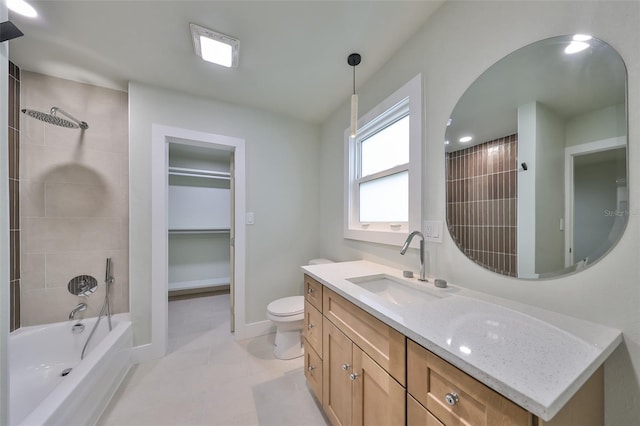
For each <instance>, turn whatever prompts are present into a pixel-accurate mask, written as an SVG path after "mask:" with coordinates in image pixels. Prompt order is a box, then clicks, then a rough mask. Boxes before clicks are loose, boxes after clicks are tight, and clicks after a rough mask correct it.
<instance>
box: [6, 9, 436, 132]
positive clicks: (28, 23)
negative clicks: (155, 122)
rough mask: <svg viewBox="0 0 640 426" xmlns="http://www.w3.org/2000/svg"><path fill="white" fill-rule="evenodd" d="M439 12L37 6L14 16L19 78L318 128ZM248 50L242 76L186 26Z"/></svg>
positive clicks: (244, 53) (13, 44)
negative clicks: (353, 59) (189, 97)
mask: <svg viewBox="0 0 640 426" xmlns="http://www.w3.org/2000/svg"><path fill="white" fill-rule="evenodd" d="M443 1H444V0H438V1H435V0H434V1H346V0H344V1H282V2H274V1H241V0H236V1H204V0H200V1H183V0H174V1H167V0H153V1H151V0H138V1H115V0H109V1H105V0H82V1H72V0H63V1H60V0H43V1H31V2H30V3H31V4H32V5H33V6H34V7H35V8H36V9H37V11H38V13H39V16H38V18H36V19H28V18H24V17H21V16H19V15H17V14H15V13H10V15H9V17H10V19H11V21H13V22H14V23H15V24H16V25H17V26H18V27H19V28H20V29H21V30H22V31H23V32H24V33H25V36H24V37H21V38H18V39H15V40H12V41H11V42H10V45H9V57H10V59H11V60H12V61H13V62H14V63H15V64H17V65H18V66H19V67H21V68H22V69H25V70H30V71H35V72H38V73H42V74H48V75H52V76H56V77H61V78H66V79H70V80H75V81H80V82H86V83H90V84H95V85H99V86H104V87H110V88H115V89H120V90H126V88H127V82H128V81H139V82H143V83H147V84H151V85H156V86H161V87H165V88H170V89H175V90H179V91H182V92H186V93H190V94H193V95H198V96H204V97H208V98H213V99H217V100H221V101H225V102H231V103H234V104H239V105H243V106H250V107H255V108H259V109H263V110H267V111H272V112H274V113H277V114H282V115H286V116H290V117H293V118H296V119H301V120H304V121H307V122H310V123H320V122H322V121H324V120H325V119H326V118H327V117H328V116H329V114H330V113H331V112H332V111H333V110H335V108H337V107H338V106H339V105H340V104H341V103H342V102H344V101H346V100H347V98H348V97H349V95H350V94H351V90H352V70H351V67H350V66H349V65H348V64H347V56H348V55H349V54H350V53H352V52H358V53H360V54H361V55H362V63H361V64H360V65H359V66H358V67H357V70H356V79H357V83H358V86H360V84H361V83H363V82H364V81H366V79H367V78H368V77H369V76H371V75H372V74H373V73H374V72H375V71H376V70H378V69H379V68H380V67H381V66H382V65H383V64H384V63H386V62H387V61H388V60H389V59H390V58H391V56H392V55H393V54H394V52H395V51H396V50H397V49H398V48H399V47H400V46H401V45H402V44H404V43H405V42H406V41H407V40H408V39H409V38H410V37H411V35H413V34H414V33H415V31H416V30H417V29H418V28H420V26H421V25H422V24H423V23H424V22H425V21H426V19H427V18H428V17H429V16H430V15H431V14H432V13H433V12H434V11H435V10H436V9H437V8H438V7H439V6H440V5H441V4H442V3H443ZM191 22H193V23H196V24H198V25H201V26H204V27H207V28H210V29H212V30H215V31H219V32H222V33H225V34H228V35H230V36H233V37H236V38H239V39H240V58H239V66H238V68H236V69H228V68H224V67H220V66H217V65H214V64H209V63H207V62H204V61H202V60H201V59H200V58H198V57H196V56H195V55H194V53H193V45H192V41H191V35H190V32H189V23H191Z"/></svg>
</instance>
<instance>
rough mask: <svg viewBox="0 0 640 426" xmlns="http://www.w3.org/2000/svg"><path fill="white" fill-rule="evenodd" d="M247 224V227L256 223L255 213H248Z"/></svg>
mask: <svg viewBox="0 0 640 426" xmlns="http://www.w3.org/2000/svg"><path fill="white" fill-rule="evenodd" d="M245 223H246V224H247V225H253V224H254V223H255V217H254V214H253V212H247V215H246V221H245Z"/></svg>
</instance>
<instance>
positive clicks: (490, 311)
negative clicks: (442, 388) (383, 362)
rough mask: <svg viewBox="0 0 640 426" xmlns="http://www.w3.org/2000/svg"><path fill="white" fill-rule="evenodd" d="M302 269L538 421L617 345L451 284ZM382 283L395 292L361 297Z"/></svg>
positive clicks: (373, 268)
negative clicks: (441, 285)
mask: <svg viewBox="0 0 640 426" xmlns="http://www.w3.org/2000/svg"><path fill="white" fill-rule="evenodd" d="M302 269H303V271H304V272H305V273H306V274H308V275H310V276H311V277H313V278H315V279H316V280H318V281H319V282H321V283H322V284H324V285H325V286H327V287H328V288H330V289H331V290H333V291H335V292H336V293H338V294H340V295H341V296H343V297H344V298H346V299H347V300H349V301H351V302H352V303H354V304H355V305H357V306H359V307H360V308H362V309H364V310H365V311H367V312H368V313H370V314H372V315H373V316H375V317H376V318H378V319H379V320H381V321H383V322H384V323H386V324H388V325H390V326H391V327H393V328H395V329H396V330H398V331H399V332H401V333H403V334H404V335H406V336H407V337H408V338H410V339H412V340H414V341H415V342H417V343H419V344H420V345H422V346H423V347H425V348H427V349H428V350H430V351H431V352H433V353H435V354H436V355H438V356H439V357H441V358H443V359H445V360H447V361H448V362H450V363H451V364H453V365H455V366H456V367H458V368H459V369H461V370H462V371H464V372H465V373H467V374H469V375H470V376H472V377H474V378H476V379H477V380H479V381H481V382H482V383H484V384H486V385H487V386H489V387H490V388H492V389H494V390H495V391H497V392H499V393H500V394H502V395H504V396H506V397H507V398H509V399H510V400H512V401H514V402H515V403H517V404H518V405H520V406H522V407H523V408H525V409H527V410H528V411H530V412H531V413H533V414H535V415H536V416H538V417H540V418H542V419H543V420H545V421H548V420H550V419H551V418H553V416H555V415H556V414H557V413H558V412H559V411H560V409H561V408H562V407H563V406H564V404H565V403H566V402H567V401H568V400H569V399H570V398H571V397H572V396H573V395H574V394H575V392H577V391H578V390H579V389H580V387H581V386H582V385H583V384H584V383H585V382H586V381H587V379H588V378H589V377H590V376H591V374H593V372H594V371H596V370H597V369H598V367H600V366H601V365H602V364H603V363H604V361H605V360H606V359H607V358H608V357H609V355H610V354H611V353H612V352H613V350H614V349H615V348H616V347H617V346H618V345H619V344H620V342H622V334H621V332H620V331H619V330H615V329H612V328H608V327H604V326H601V325H599V324H595V323H591V322H588V321H583V320H579V319H576V318H572V317H569V316H566V315H562V314H558V313H555V312H550V311H546V310H544V309H540V308H536V307H533V306H529V305H525V304H522V303H518V302H513V301H509V300H505V299H501V298H497V297H493V296H490V295H487V294H484V293H480V292H476V291H472V290H468V289H464V288H462V287H458V286H455V285H451V284H449V286H448V287H447V288H444V289H440V288H436V287H435V286H434V285H433V282H431V281H430V282H428V283H424V282H420V281H418V280H416V279H415V278H413V279H408V278H404V277H403V276H402V271H400V270H398V269H394V268H390V267H386V266H383V265H379V264H376V263H372V262H368V261H355V262H341V263H329V264H322V265H310V266H303V267H302ZM362 277H365V278H362ZM382 277H387V278H388V279H391V280H393V281H394V282H397V283H401V284H400V285H399V286H398V285H395V284H394V285H392V288H391V290H392V291H388V290H389V289H387V290H384V289H381V288H380V287H379V286H378V288H376V287H370V288H371V291H370V290H367V289H365V287H367V285H366V282H367V281H368V280H371V281H375V278H382ZM358 281H365V283H363V284H362V285H358V284H357V282H358ZM387 282H388V281H387ZM372 284H373V283H372Z"/></svg>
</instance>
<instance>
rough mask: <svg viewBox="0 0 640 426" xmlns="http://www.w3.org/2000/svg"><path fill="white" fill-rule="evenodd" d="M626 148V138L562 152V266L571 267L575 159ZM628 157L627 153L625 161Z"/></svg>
mask: <svg viewBox="0 0 640 426" xmlns="http://www.w3.org/2000/svg"><path fill="white" fill-rule="evenodd" d="M626 146H627V137H626V136H618V137H615V138H609V139H602V140H599V141H594V142H589V143H583V144H580V145H574V146H570V147H567V148H565V150H564V152H565V154H564V195H565V197H564V266H565V268H567V267H569V266H571V265H573V263H574V261H573V206H574V194H573V165H574V161H575V157H579V156H581V155H585V154H593V153H595V152H601V151H608V150H611V149H619V148H622V147H626ZM628 158H629V155H628V153H627V160H628Z"/></svg>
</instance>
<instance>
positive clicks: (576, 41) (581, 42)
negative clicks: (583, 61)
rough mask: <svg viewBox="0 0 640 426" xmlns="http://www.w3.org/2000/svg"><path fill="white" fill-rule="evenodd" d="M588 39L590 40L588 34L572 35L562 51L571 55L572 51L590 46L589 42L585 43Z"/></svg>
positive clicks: (579, 50) (576, 51) (575, 51)
mask: <svg viewBox="0 0 640 426" xmlns="http://www.w3.org/2000/svg"><path fill="white" fill-rule="evenodd" d="M589 40H591V36H590V35H586V34H576V35H574V36H573V40H572V41H571V43H569V45H568V46H567V47H566V48H565V49H564V53H566V54H567V55H572V54H574V53H578V52H582V51H583V50H585V49H587V48H588V47H589V46H590V44H589V43H587V42H588V41H589Z"/></svg>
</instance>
